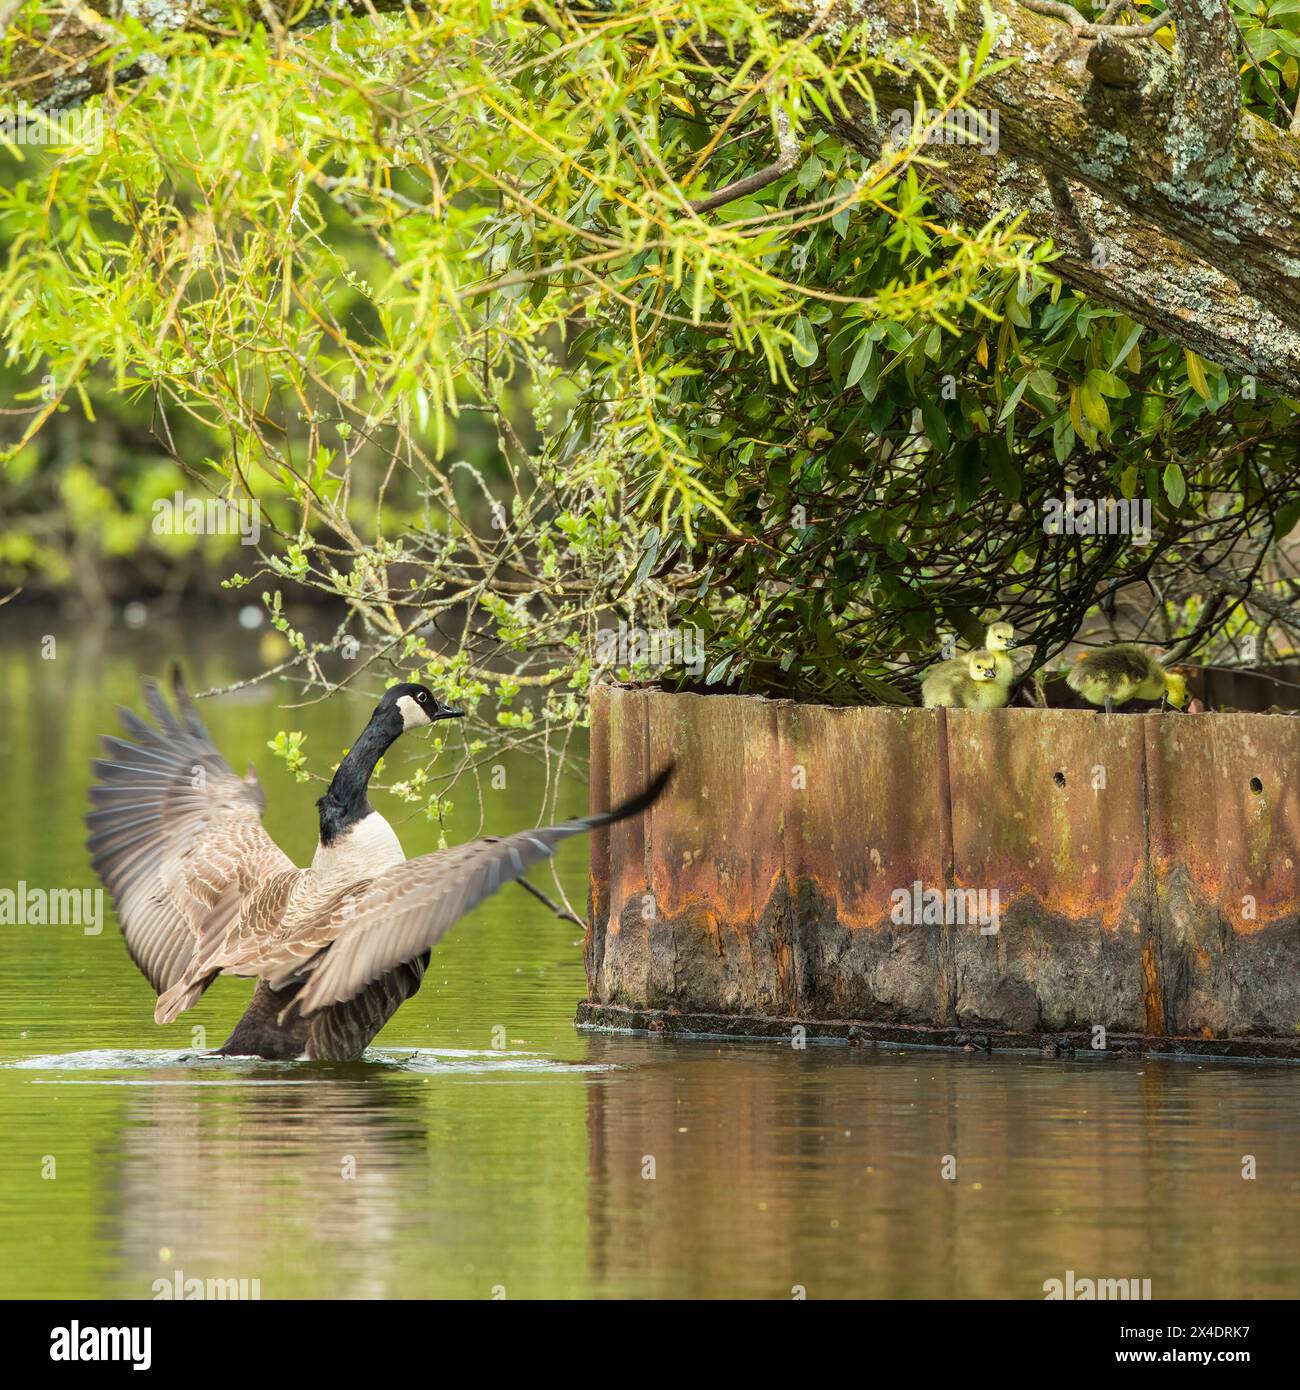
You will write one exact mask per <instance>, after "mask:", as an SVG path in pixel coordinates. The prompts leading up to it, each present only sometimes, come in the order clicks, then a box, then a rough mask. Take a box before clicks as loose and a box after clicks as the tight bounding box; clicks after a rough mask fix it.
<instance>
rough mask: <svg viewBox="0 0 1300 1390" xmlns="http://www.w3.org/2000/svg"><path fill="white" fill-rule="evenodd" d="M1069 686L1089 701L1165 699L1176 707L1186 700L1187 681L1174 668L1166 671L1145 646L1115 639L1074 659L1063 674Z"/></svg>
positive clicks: (1108, 707)
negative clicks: (1075, 660) (1068, 670)
mask: <svg viewBox="0 0 1300 1390" xmlns="http://www.w3.org/2000/svg"><path fill="white" fill-rule="evenodd" d="M1065 682H1066V684H1067V685H1068V686H1069V687H1070V689H1071V690H1073V691H1076V692H1077V693H1078V694H1080V695H1082V696H1083V698H1084V699H1085V700H1087V701H1088V703H1089V704H1090V705H1104V706H1105V707H1106V713H1107V714H1109V713H1110V711H1111V706H1112V705H1124V704H1127V703H1128V702H1129V701H1130V700H1160V699H1167V700H1168V701H1169V703H1170V704H1171V705H1173V706H1174V707H1175V708H1176V709H1182V707H1183V706H1184V705H1185V704H1186V703H1187V682H1186V680H1185V679H1184V678H1183V677H1182V676H1180V675H1179V674H1178V673H1177V672H1176V671H1167V670H1165V668H1164V667H1163V666H1162V665H1161V664H1160V662H1159V661H1157V660H1156V658H1155V657H1154V656H1152V655H1151V653H1150V652H1148V651H1147V649H1146V648H1145V647H1139V646H1135V645H1134V644H1133V643H1131V642H1118V643H1116V644H1115V645H1114V646H1112V647H1103V648H1101V650H1100V651H1095V652H1089V653H1088V654H1087V655H1086V656H1082V657H1080V658H1079V660H1078V661H1077V662H1076V663H1075V665H1074V667H1073V669H1072V670H1071V671H1070V672H1069V674H1068V675H1067V676H1066V678H1065Z"/></svg>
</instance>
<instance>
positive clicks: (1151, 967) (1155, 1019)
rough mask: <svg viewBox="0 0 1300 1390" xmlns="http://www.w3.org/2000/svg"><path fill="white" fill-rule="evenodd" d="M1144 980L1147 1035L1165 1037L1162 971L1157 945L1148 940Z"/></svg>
mask: <svg viewBox="0 0 1300 1390" xmlns="http://www.w3.org/2000/svg"><path fill="white" fill-rule="evenodd" d="M1142 981H1143V984H1144V986H1145V991H1144V993H1145V999H1146V1010H1147V1035H1148V1036H1149V1037H1157V1038H1159V1037H1163V1036H1164V1032H1165V1001H1164V994H1163V991H1162V990H1161V988H1160V971H1159V968H1158V967H1157V966H1156V952H1155V947H1154V946H1153V945H1152V944H1151V942H1149V941H1148V942H1146V943H1145V944H1144V945H1143V947H1142Z"/></svg>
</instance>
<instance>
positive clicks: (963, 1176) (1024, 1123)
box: [587, 1038, 1300, 1298]
mask: <svg viewBox="0 0 1300 1390" xmlns="http://www.w3.org/2000/svg"><path fill="white" fill-rule="evenodd" d="M644 1046H645V1045H643V1044H636V1043H632V1042H623V1041H618V1040H607V1039H596V1038H593V1056H598V1057H610V1058H617V1059H618V1060H621V1061H624V1062H625V1063H627V1062H629V1061H630V1057H629V1055H628V1049H630V1048H643V1047H644ZM650 1047H651V1049H652V1050H651V1052H650V1053H649V1054H647V1053H646V1052H644V1051H641V1061H642V1065H640V1066H631V1065H627V1066H626V1067H625V1069H624V1070H622V1071H620V1072H618V1073H617V1074H615V1075H613V1076H611V1077H608V1078H606V1079H604V1080H603V1081H601V1082H600V1083H599V1084H594V1085H592V1086H590V1087H589V1088H588V1092H587V1095H588V1130H589V1136H590V1169H589V1203H588V1211H589V1227H590V1237H589V1257H588V1258H589V1269H590V1274H591V1278H592V1281H593V1283H594V1284H596V1285H597V1286H599V1287H601V1288H602V1289H603V1290H604V1291H606V1292H608V1293H612V1294H628V1295H639V1296H645V1295H651V1296H668V1295H676V1296H679V1297H699V1298H710V1297H719V1296H725V1295H738V1294H739V1295H754V1296H765V1297H776V1298H789V1297H791V1296H792V1291H793V1290H794V1289H795V1287H796V1286H803V1287H804V1288H806V1290H807V1294H808V1296H809V1297H922V1296H923V1297H932V1298H933V1297H937V1298H947V1297H966V1298H1041V1297H1042V1296H1043V1282H1044V1280H1046V1279H1049V1278H1053V1277H1064V1274H1065V1271H1066V1270H1067V1269H1073V1270H1075V1271H1076V1273H1078V1274H1079V1275H1080V1276H1092V1277H1107V1278H1131V1277H1145V1278H1150V1279H1152V1284H1153V1287H1152V1292H1153V1295H1154V1297H1156V1298H1169V1297H1188V1296H1201V1297H1233V1296H1271V1297H1278V1296H1294V1294H1295V1291H1296V1288H1297V1284H1298V1282H1300V1279H1298V1276H1300V1256H1298V1254H1297V1242H1296V1236H1297V1234H1300V1215H1298V1213H1300V1200H1298V1199H1300V1163H1297V1157H1296V1155H1297V1144H1298V1142H1300V1117H1298V1116H1297V1115H1296V1114H1295V1113H1294V1112H1292V1113H1291V1114H1290V1115H1287V1116H1280V1115H1279V1114H1278V1113H1277V1111H1276V1105H1277V1100H1278V1098H1279V1096H1280V1095H1285V1096H1287V1097H1289V1098H1291V1099H1292V1100H1293V1099H1294V1098H1295V1096H1296V1094H1297V1083H1298V1082H1300V1073H1297V1071H1296V1069H1294V1068H1289V1067H1284V1066H1277V1067H1265V1066H1251V1065H1246V1066H1224V1065H1220V1064H1211V1065H1198V1064H1195V1063H1184V1062H1174V1061H1167V1060H1162V1061H1150V1062H1123V1061H1120V1060H1119V1059H1114V1058H1111V1059H1095V1060H1091V1061H1075V1062H1063V1061H1058V1060H1055V1059H1053V1060H1043V1059H1040V1058H1037V1057H993V1058H990V1057H985V1056H982V1055H980V1056H963V1055H953V1054H948V1053H939V1052H922V1051H910V1050H909V1051H906V1052H900V1051H898V1050H893V1051H883V1050H881V1051H877V1050H871V1049H865V1050H857V1049H846V1048H816V1049H809V1050H808V1051H806V1052H802V1053H799V1052H794V1051H793V1050H791V1049H789V1048H781V1047H774V1046H772V1045H770V1044H752V1045H740V1046H737V1045H735V1044H723V1043H718V1044H713V1045H710V1044H708V1043H705V1042H690V1043H683V1042H674V1041H661V1042H657V1043H654V1044H651V1045H650ZM1246 1154H1253V1155H1254V1156H1255V1159H1256V1167H1257V1172H1258V1177H1257V1178H1256V1179H1254V1180H1253V1181H1249V1180H1245V1179H1243V1177H1242V1171H1243V1167H1242V1158H1243V1155H1246ZM651 1158H652V1159H653V1160H654V1177H653V1179H649V1178H647V1177H646V1176H644V1174H645V1172H646V1169H647V1160H648V1159H651ZM945 1171H949V1172H954V1173H955V1176H953V1177H951V1178H946V1177H945V1176H944V1173H945Z"/></svg>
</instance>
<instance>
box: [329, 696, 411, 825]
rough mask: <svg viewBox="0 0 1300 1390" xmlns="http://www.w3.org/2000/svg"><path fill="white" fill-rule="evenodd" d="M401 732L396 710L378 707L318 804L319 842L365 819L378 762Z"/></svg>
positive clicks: (368, 811) (400, 719) (399, 715)
mask: <svg viewBox="0 0 1300 1390" xmlns="http://www.w3.org/2000/svg"><path fill="white" fill-rule="evenodd" d="M401 732H402V716H401V714H400V713H399V712H398V711H397V710H396V709H389V710H384V711H379V710H376V711H375V713H374V715H373V716H372V717H371V720H370V723H369V724H367V725H366V727H365V728H364V729H362V731H361V733H360V735H359V736H358V738H357V741H356V742H355V743H354V744H353V745H352V747H351V748H350V749H349V750H348V755H347V757H346V758H344V759H343V761H342V762H341V763H340V764H339V768H338V771H337V772H336V773H335V774H334V780H333V781H332V782H331V783H330V787H329V791H327V792H326V793H325V795H324V796H322V797H321V799H320V800H319V801H318V802H317V803H316V807H317V809H318V810H319V811H320V842H321V844H323V845H328V844H329V843H330V842H331V841H332V840H337V839H338V837H339V836H340V835H342V834H344V833H346V832H347V831H348V830H350V829H351V828H352V827H353V826H354V825H355V824H356V823H357V822H358V821H359V820H364V819H365V818H366V817H367V816H368V815H369V814H370V813H371V811H373V810H374V807H373V806H371V804H370V800H369V798H368V797H367V795H366V790H367V788H368V787H369V786H370V776H371V774H372V773H373V772H374V770H375V764H376V763H377V762H378V761H379V760H380V758H382V757H383V756H384V753H385V752H386V751H387V749H388V748H389V746H390V745H391V744H392V743H393V742H394V740H395V739H396V738H397V736H398V735H399V734H400V733H401Z"/></svg>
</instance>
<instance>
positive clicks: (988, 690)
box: [921, 647, 1012, 709]
mask: <svg viewBox="0 0 1300 1390" xmlns="http://www.w3.org/2000/svg"><path fill="white" fill-rule="evenodd" d="M998 658H999V653H997V652H990V651H986V650H985V649H984V648H982V647H981V648H980V650H979V651H974V652H971V653H970V654H969V656H966V657H964V658H959V659H957V660H954V661H944V662H941V663H940V664H939V665H938V666H936V667H935V668H934V670H932V671H931V672H930V674H929V675H928V676H926V678H925V680H923V681H922V682H921V697H922V701H923V703H924V704H925V707H926V709H938V708H939V707H940V706H942V707H943V708H945V709H1001V708H1002V706H1003V705H1005V704H1006V702H1007V701H1008V700H1009V699H1010V698H1011V676H1012V671H1011V662H1010V661H1009V660H1008V659H1007V658H1006V657H1003V658H1002V660H1003V661H1004V662H1006V671H1005V673H1004V672H1003V671H1001V670H1000V669H999V661H998Z"/></svg>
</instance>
